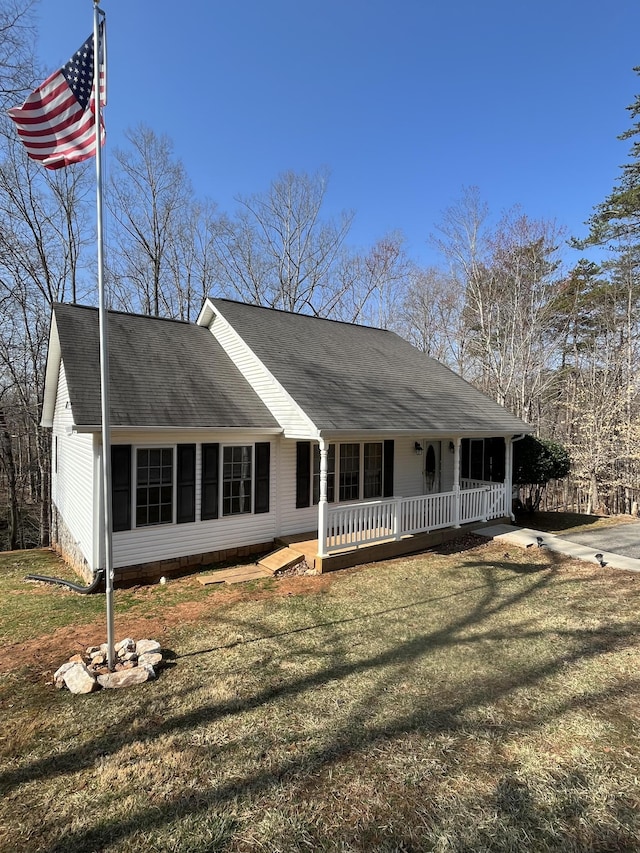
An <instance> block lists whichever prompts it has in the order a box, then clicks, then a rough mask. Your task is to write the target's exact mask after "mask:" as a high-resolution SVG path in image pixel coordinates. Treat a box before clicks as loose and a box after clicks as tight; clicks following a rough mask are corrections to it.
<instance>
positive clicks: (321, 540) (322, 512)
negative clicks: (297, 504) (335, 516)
mask: <svg viewBox="0 0 640 853" xmlns="http://www.w3.org/2000/svg"><path fill="white" fill-rule="evenodd" d="M318 443H319V445H320V499H319V501H318V556H319V557H326V556H327V509H328V504H327V471H328V470H329V448H328V446H327V444H326V442H325V440H324V438H320V439H319V440H318Z"/></svg>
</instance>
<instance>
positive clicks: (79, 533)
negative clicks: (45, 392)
mask: <svg viewBox="0 0 640 853" xmlns="http://www.w3.org/2000/svg"><path fill="white" fill-rule="evenodd" d="M72 426H73V416H72V409H71V402H70V400H69V391H68V388H67V379H66V376H65V372H64V364H63V363H62V362H61V363H60V370H59V375H58V393H57V396H56V404H55V409H54V414H53V429H52V441H53V446H54V449H55V450H56V454H55V459H54V464H53V466H52V472H51V500H52V502H53V504H54V505H55V506H56V508H57V510H58V512H59V513H60V515H61V516H62V518H63V519H64V523H65V525H66V527H67V529H68V531H69V533H70V534H71V536H73V538H74V539H75V541H76V544H77V546H78V548H79V549H80V551H81V553H82V555H83V556H84V558H85V559H86V561H87V563H88V564H89V566H90V567H91V568H92V569H93V568H96V567H95V565H94V542H93V509H92V507H93V502H94V452H93V436H92V435H87V434H74V433H71V434H69V432H70V430H71V427H72Z"/></svg>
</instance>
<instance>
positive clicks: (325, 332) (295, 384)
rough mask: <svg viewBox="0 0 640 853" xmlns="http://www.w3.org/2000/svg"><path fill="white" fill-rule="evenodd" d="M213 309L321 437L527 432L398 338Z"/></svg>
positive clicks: (302, 319) (260, 311)
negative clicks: (398, 432)
mask: <svg viewBox="0 0 640 853" xmlns="http://www.w3.org/2000/svg"><path fill="white" fill-rule="evenodd" d="M210 301H211V303H212V304H213V305H214V306H215V308H216V310H218V311H219V312H220V314H221V315H222V316H223V317H224V318H225V319H226V320H227V321H228V322H229V323H230V324H231V326H232V327H233V328H234V329H235V330H236V331H237V332H238V334H239V335H240V336H241V337H242V338H243V339H244V340H245V341H246V343H247V344H248V345H249V346H250V347H251V349H252V350H253V352H254V353H255V354H256V355H257V356H258V358H259V359H260V360H261V361H262V363H263V364H264V365H265V366H266V367H267V368H268V370H269V371H270V372H271V373H272V374H273V375H274V376H275V377H276V379H277V380H278V381H279V382H280V383H281V385H282V386H283V387H284V388H285V389H286V390H287V391H288V393H289V394H290V395H291V396H292V397H293V399H294V400H295V401H296V402H297V403H298V405H299V406H300V407H301V408H302V409H303V410H304V411H305V412H306V414H307V415H308V416H309V417H310V418H311V420H312V421H313V422H314V423H315V424H316V426H317V427H318V428H320V429H321V430H327V431H330V430H360V429H361V430H423V431H425V433H428V432H440V431H442V432H451V433H461V434H464V433H473V432H487V431H490V432H492V433H493V434H505V435H507V434H509V433H514V434H515V433H520V432H523V431H527V432H530V428H528V427H527V425H526V424H525V423H524V422H523V421H521V420H520V419H519V418H517V417H515V416H514V415H512V414H511V413H510V412H508V411H507V410H506V409H504V408H503V407H502V406H500V405H499V404H498V403H496V402H494V401H493V400H491V399H490V398H489V397H487V396H486V395H485V394H483V393H482V392H480V391H478V390H477V389H476V388H474V387H473V386H472V385H470V384H469V383H468V382H466V381H465V380H464V379H461V378H460V377H459V376H458V375H457V374H455V373H453V372H452V371H451V370H449V368H447V367H445V366H444V365H442V364H440V363H439V362H437V361H435V360H434V359H432V358H429V357H428V356H426V355H424V354H423V353H421V352H420V351H419V350H417V349H415V347H413V346H411V344H409V343H407V341H405V340H403V339H402V338H400V337H399V336H398V335H396V334H394V333H393V332H389V331H384V330H381V329H374V328H369V327H365V326H356V325H353V324H350V323H340V322H336V321H333V320H321V319H318V318H316V317H309V316H305V315H302V314H292V313H289V312H286V311H278V310H274V309H270V308H261V307H257V306H254V305H245V304H243V303H240V302H233V301H230V300H226V299H211V300H210Z"/></svg>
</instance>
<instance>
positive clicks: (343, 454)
mask: <svg viewBox="0 0 640 853" xmlns="http://www.w3.org/2000/svg"><path fill="white" fill-rule="evenodd" d="M359 498H360V445H359V444H341V445H340V500H341V501H357V500H358V499H359Z"/></svg>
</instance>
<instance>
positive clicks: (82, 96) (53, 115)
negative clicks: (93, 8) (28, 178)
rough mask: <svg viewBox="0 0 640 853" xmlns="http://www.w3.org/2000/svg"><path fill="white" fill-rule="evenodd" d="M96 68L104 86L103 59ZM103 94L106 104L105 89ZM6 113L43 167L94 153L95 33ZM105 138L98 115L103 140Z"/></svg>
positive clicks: (56, 166)
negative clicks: (60, 66) (19, 104)
mask: <svg viewBox="0 0 640 853" xmlns="http://www.w3.org/2000/svg"><path fill="white" fill-rule="evenodd" d="M101 29H102V27H101ZM100 41H102V39H100ZM100 71H101V75H100V79H101V90H102V89H103V82H102V81H103V74H102V71H103V68H102V64H101V68H100ZM102 95H103V97H102V102H103V103H104V92H102ZM8 112H9V115H10V116H11V118H12V119H13V120H14V121H15V123H16V124H17V126H18V134H19V135H20V138H21V140H22V142H23V143H24V146H25V148H26V149H27V153H28V155H29V157H31V158H33V159H34V160H40V161H41V162H42V164H43V166H45V167H46V168H47V169H61V168H63V167H64V166H68V165H70V164H71V163H80V162H82V161H83V160H88V159H89V158H90V157H94V156H95V153H96V129H95V97H94V92H93V35H91V36H90V37H89V38H88V39H87V40H86V42H85V43H84V44H83V45H82V47H81V48H80V50H78V51H76V53H74V55H73V56H72V57H71V59H70V60H69V61H68V62H67V64H66V65H63V66H62V68H61V69H60V70H59V71H56V72H55V74H52V75H51V76H50V77H48V78H47V79H46V80H45V81H44V83H42V84H41V85H40V86H38V88H37V89H36V90H35V91H34V92H32V93H31V94H30V95H29V97H28V98H27V100H26V101H25V102H24V104H23V105H22V106H21V107H13V109H10V110H9V111H8ZM104 138H105V130H104V124H103V123H102V118H101V120H100V140H101V144H103V145H104Z"/></svg>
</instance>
